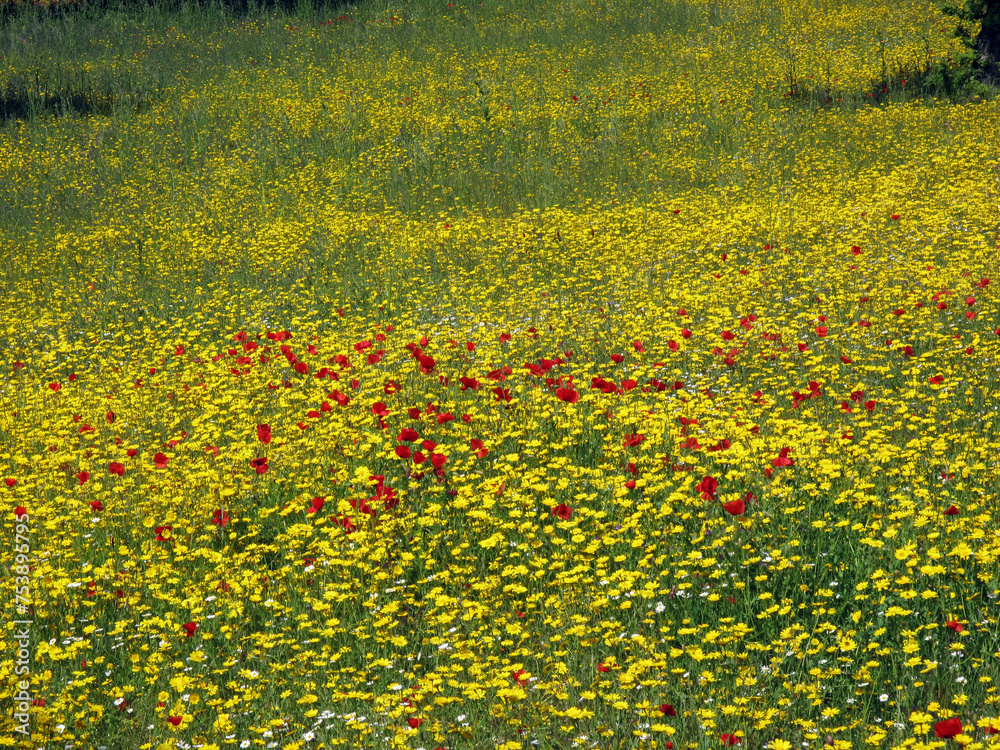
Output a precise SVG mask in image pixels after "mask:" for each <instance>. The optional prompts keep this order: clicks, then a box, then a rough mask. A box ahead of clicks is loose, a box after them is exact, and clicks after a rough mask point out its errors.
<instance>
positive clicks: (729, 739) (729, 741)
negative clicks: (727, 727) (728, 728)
mask: <svg viewBox="0 0 1000 750" xmlns="http://www.w3.org/2000/svg"><path fill="white" fill-rule="evenodd" d="M719 739H720V740H722V744H723V745H729V746H730V747H731V746H733V745H739V744H740V738H739V737H737V736H736V735H735V734H720V735H719Z"/></svg>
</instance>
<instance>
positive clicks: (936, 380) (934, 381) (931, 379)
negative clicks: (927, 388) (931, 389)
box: [927, 375, 944, 385]
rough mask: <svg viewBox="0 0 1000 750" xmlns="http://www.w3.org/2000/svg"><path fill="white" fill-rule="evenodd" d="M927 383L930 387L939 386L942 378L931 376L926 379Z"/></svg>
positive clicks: (942, 380)
mask: <svg viewBox="0 0 1000 750" xmlns="http://www.w3.org/2000/svg"><path fill="white" fill-rule="evenodd" d="M927 382H928V383H930V384H931V385H941V383H943V382H944V376H942V375H933V376H932V377H929V378H927Z"/></svg>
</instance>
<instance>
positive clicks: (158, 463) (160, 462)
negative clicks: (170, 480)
mask: <svg viewBox="0 0 1000 750" xmlns="http://www.w3.org/2000/svg"><path fill="white" fill-rule="evenodd" d="M169 462H170V459H169V458H167V457H166V456H165V455H164V454H162V453H157V454H156V455H155V456H153V466H155V467H156V468H157V469H165V468H167V464H168V463H169Z"/></svg>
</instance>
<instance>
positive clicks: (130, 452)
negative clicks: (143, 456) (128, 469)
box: [125, 448, 139, 458]
mask: <svg viewBox="0 0 1000 750" xmlns="http://www.w3.org/2000/svg"><path fill="white" fill-rule="evenodd" d="M125 455H126V456H128V457H129V458H135V457H136V456H138V455H139V451H137V450H136V449H135V448H129V449H128V450H127V451H125Z"/></svg>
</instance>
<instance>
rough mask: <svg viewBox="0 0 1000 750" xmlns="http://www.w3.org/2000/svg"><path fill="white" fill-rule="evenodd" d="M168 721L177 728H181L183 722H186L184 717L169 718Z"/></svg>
mask: <svg viewBox="0 0 1000 750" xmlns="http://www.w3.org/2000/svg"><path fill="white" fill-rule="evenodd" d="M167 721H169V722H170V723H171V724H173V725H174V726H175V727H179V726H180V725H181V722H182V721H184V717H183V716H168V717H167Z"/></svg>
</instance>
